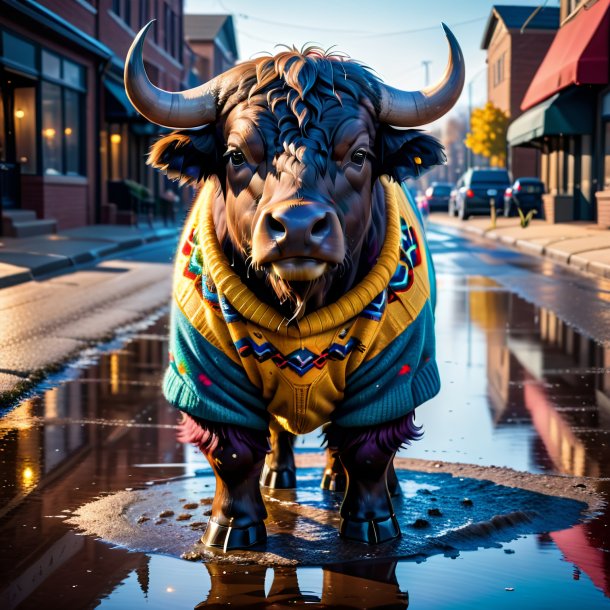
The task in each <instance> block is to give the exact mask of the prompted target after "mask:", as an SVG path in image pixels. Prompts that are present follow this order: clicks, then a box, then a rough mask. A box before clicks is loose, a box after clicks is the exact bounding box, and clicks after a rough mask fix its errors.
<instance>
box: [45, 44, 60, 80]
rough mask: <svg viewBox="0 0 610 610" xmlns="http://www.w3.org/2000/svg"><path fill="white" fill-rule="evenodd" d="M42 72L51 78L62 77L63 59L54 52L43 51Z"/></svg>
mask: <svg viewBox="0 0 610 610" xmlns="http://www.w3.org/2000/svg"><path fill="white" fill-rule="evenodd" d="M42 73H43V74H44V75H45V76H49V77H50V78H56V79H58V80H59V79H60V78H61V59H60V58H59V57H58V56H57V55H54V54H53V53H47V52H46V51H43V52H42Z"/></svg>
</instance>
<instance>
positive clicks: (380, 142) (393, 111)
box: [125, 24, 464, 317]
mask: <svg viewBox="0 0 610 610" xmlns="http://www.w3.org/2000/svg"><path fill="white" fill-rule="evenodd" d="M149 27H150V24H149V25H148V26H146V27H145V28H144V29H143V30H142V31H141V32H140V33H139V34H138V36H137V37H136V39H135V41H134V43H133V45H132V47H131V49H130V51H129V55H128V59H127V62H126V67H125V86H126V90H127V93H128V95H129V98H130V100H131V102H132V103H133V105H134V106H135V108H136V109H137V110H138V111H139V112H140V113H141V114H142V115H144V116H145V117H146V118H148V119H149V120H150V121H152V122H155V123H157V124H159V125H163V126H166V127H171V128H174V129H178V130H179V131H175V132H174V133H172V134H171V135H168V136H166V137H163V138H161V139H160V140H159V141H158V142H157V143H156V144H155V145H154V147H153V149H152V151H151V153H150V156H149V163H151V164H152V165H154V166H155V167H158V168H161V169H162V170H164V171H165V172H166V173H167V175H168V176H169V177H170V178H174V179H176V180H180V181H182V182H188V183H198V182H200V181H201V180H204V179H214V180H217V181H218V190H217V201H216V203H215V207H214V217H215V224H216V230H217V234H218V237H219V240H220V242H221V244H223V247H224V249H225V252H227V254H228V255H229V256H230V258H231V259H232V260H233V261H234V265H235V266H236V268H237V270H238V272H240V275H242V277H243V279H244V281H246V282H248V283H249V284H250V287H251V288H252V289H253V290H254V291H255V292H256V293H257V294H258V296H259V297H260V298H262V299H263V300H266V301H268V302H271V304H274V305H275V306H277V307H278V308H280V309H283V310H284V311H285V312H286V313H287V314H289V315H288V317H300V316H301V315H303V314H304V313H305V312H306V311H312V310H314V309H316V308H319V307H321V306H322V305H324V304H328V302H329V301H332V300H335V299H336V298H338V297H339V296H340V295H341V294H342V293H344V292H345V291H346V290H347V289H349V288H350V287H351V286H352V285H353V284H354V283H355V282H356V281H358V280H359V278H361V277H362V276H364V275H365V274H366V272H367V271H368V270H369V269H370V268H371V266H372V264H373V263H374V261H375V260H376V257H377V256H378V254H379V251H380V248H381V246H382V244H383V239H384V235H385V211H384V198H383V196H382V194H381V187H380V185H379V182H378V180H377V179H378V178H379V176H381V175H383V174H386V175H389V176H391V177H392V178H394V179H396V180H399V181H402V180H405V179H406V178H408V177H414V176H417V175H419V174H420V173H421V172H423V171H425V170H426V169H428V168H429V167H431V166H433V165H436V164H440V163H443V162H444V161H445V156H444V153H443V149H442V146H441V145H440V143H439V142H438V141H437V140H435V139H434V138H432V137H431V136H428V135H426V134H424V133H422V132H421V131H419V130H414V129H397V127H399V128H400V127H402V128H404V127H412V126H415V125H422V124H425V123H429V122H431V121H434V120H435V119H437V118H439V117H441V116H442V115H443V114H445V113H446V112H447V111H448V110H449V109H450V108H451V107H452V106H453V104H454V103H455V101H456V100H457V98H458V97H459V95H460V92H461V90H462V87H463V83H464V62H463V58H462V53H461V50H460V47H459V45H458V43H457V41H456V39H455V37H454V36H453V34H452V33H451V32H450V31H449V29H448V28H447V27H445V26H443V27H444V29H445V33H446V35H447V39H448V42H449V50H450V55H449V63H448V66H447V69H446V72H445V75H444V76H443V78H442V80H441V81H440V82H439V83H438V84H436V85H435V86H433V87H430V88H427V89H424V90H422V91H399V90H397V89H393V88H392V87H388V86H387V85H385V84H383V83H382V82H381V81H380V80H379V79H378V78H377V77H376V76H375V75H374V74H372V73H371V72H370V71H369V70H368V69H367V68H365V67H364V66H362V65H361V64H359V63H357V62H355V61H352V60H349V59H347V58H345V57H343V56H340V55H336V54H328V53H324V52H322V51H321V50H320V49H317V48H313V47H309V48H306V49H303V50H302V51H297V50H296V49H288V50H286V51H283V52H281V53H278V54H277V55H275V56H273V57H261V58H257V59H253V60H250V61H246V62H244V63H242V64H239V65H237V66H235V67H234V68H232V69H230V70H228V71H227V72H225V73H224V74H221V75H220V76H217V77H216V78H214V79H212V80H211V81H209V82H207V83H205V84H203V85H201V86H199V87H197V88H195V89H191V90H188V91H182V92H177V93H170V92H167V91H163V90H160V89H158V88H157V87H155V86H154V85H153V84H152V83H150V81H149V80H148V78H147V76H146V73H145V70H144V65H143V61H142V47H143V44H144V37H145V35H146V32H147V30H148V28H149ZM267 285H271V286H272V288H273V290H272V291H270V290H268V289H266V286H267Z"/></svg>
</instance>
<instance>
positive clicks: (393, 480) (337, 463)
mask: <svg viewBox="0 0 610 610" xmlns="http://www.w3.org/2000/svg"><path fill="white" fill-rule="evenodd" d="M386 480H387V483H388V491H389V492H390V495H391V496H392V497H393V498H395V497H399V496H400V486H399V485H398V477H397V476H396V471H395V470H394V462H391V463H390V465H389V466H388V473H387V476H386ZM320 487H321V488H322V489H327V490H328V491H345V488H346V487H347V478H346V476H345V468H343V464H342V463H341V460H340V459H339V452H338V450H337V448H336V447H328V448H327V449H326V466H325V468H324V474H323V475H322V481H321V483H320Z"/></svg>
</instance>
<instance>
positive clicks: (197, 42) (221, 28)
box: [184, 14, 238, 81]
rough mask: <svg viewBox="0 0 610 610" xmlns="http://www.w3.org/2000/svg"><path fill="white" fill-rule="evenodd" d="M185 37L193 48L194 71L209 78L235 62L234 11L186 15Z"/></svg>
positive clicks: (200, 76) (204, 78) (204, 77)
mask: <svg viewBox="0 0 610 610" xmlns="http://www.w3.org/2000/svg"><path fill="white" fill-rule="evenodd" d="M184 37H185V38H186V40H187V42H188V44H189V46H190V48H191V49H192V50H193V52H194V54H195V57H194V62H195V63H194V68H195V73H196V74H197V77H198V78H199V80H200V81H206V80H209V79H210V78H212V76H214V75H216V74H220V73H221V72H224V71H225V70H228V69H229V68H230V67H231V66H233V65H235V62H236V61H237V56H238V51H237V40H236V38H235V28H234V26H233V17H231V15H191V14H189V15H187V16H186V17H185V19H184Z"/></svg>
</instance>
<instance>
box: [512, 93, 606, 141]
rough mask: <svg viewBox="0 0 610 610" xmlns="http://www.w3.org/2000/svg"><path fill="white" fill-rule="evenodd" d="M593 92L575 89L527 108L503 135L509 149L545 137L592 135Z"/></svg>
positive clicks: (593, 114)
mask: <svg viewBox="0 0 610 610" xmlns="http://www.w3.org/2000/svg"><path fill="white" fill-rule="evenodd" d="M594 109H595V92H593V91H591V89H590V88H589V87H574V88H573V89H570V90H569V91H565V92H564V93H556V94H555V95H554V96H553V97H551V98H549V99H548V100H545V101H544V102H542V103H540V104H538V105H537V106H534V107H533V108H530V110H528V111H527V112H524V113H523V114H522V115H521V116H520V117H519V118H518V119H516V120H515V121H513V122H512V123H511V124H510V125H509V127H508V132H507V134H506V139H507V141H508V144H509V146H522V145H524V144H526V143H529V142H531V141H532V140H535V139H537V138H542V137H544V136H559V135H566V136H571V135H572V136H573V135H581V134H585V133H593V130H594V122H595V112H594Z"/></svg>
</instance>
